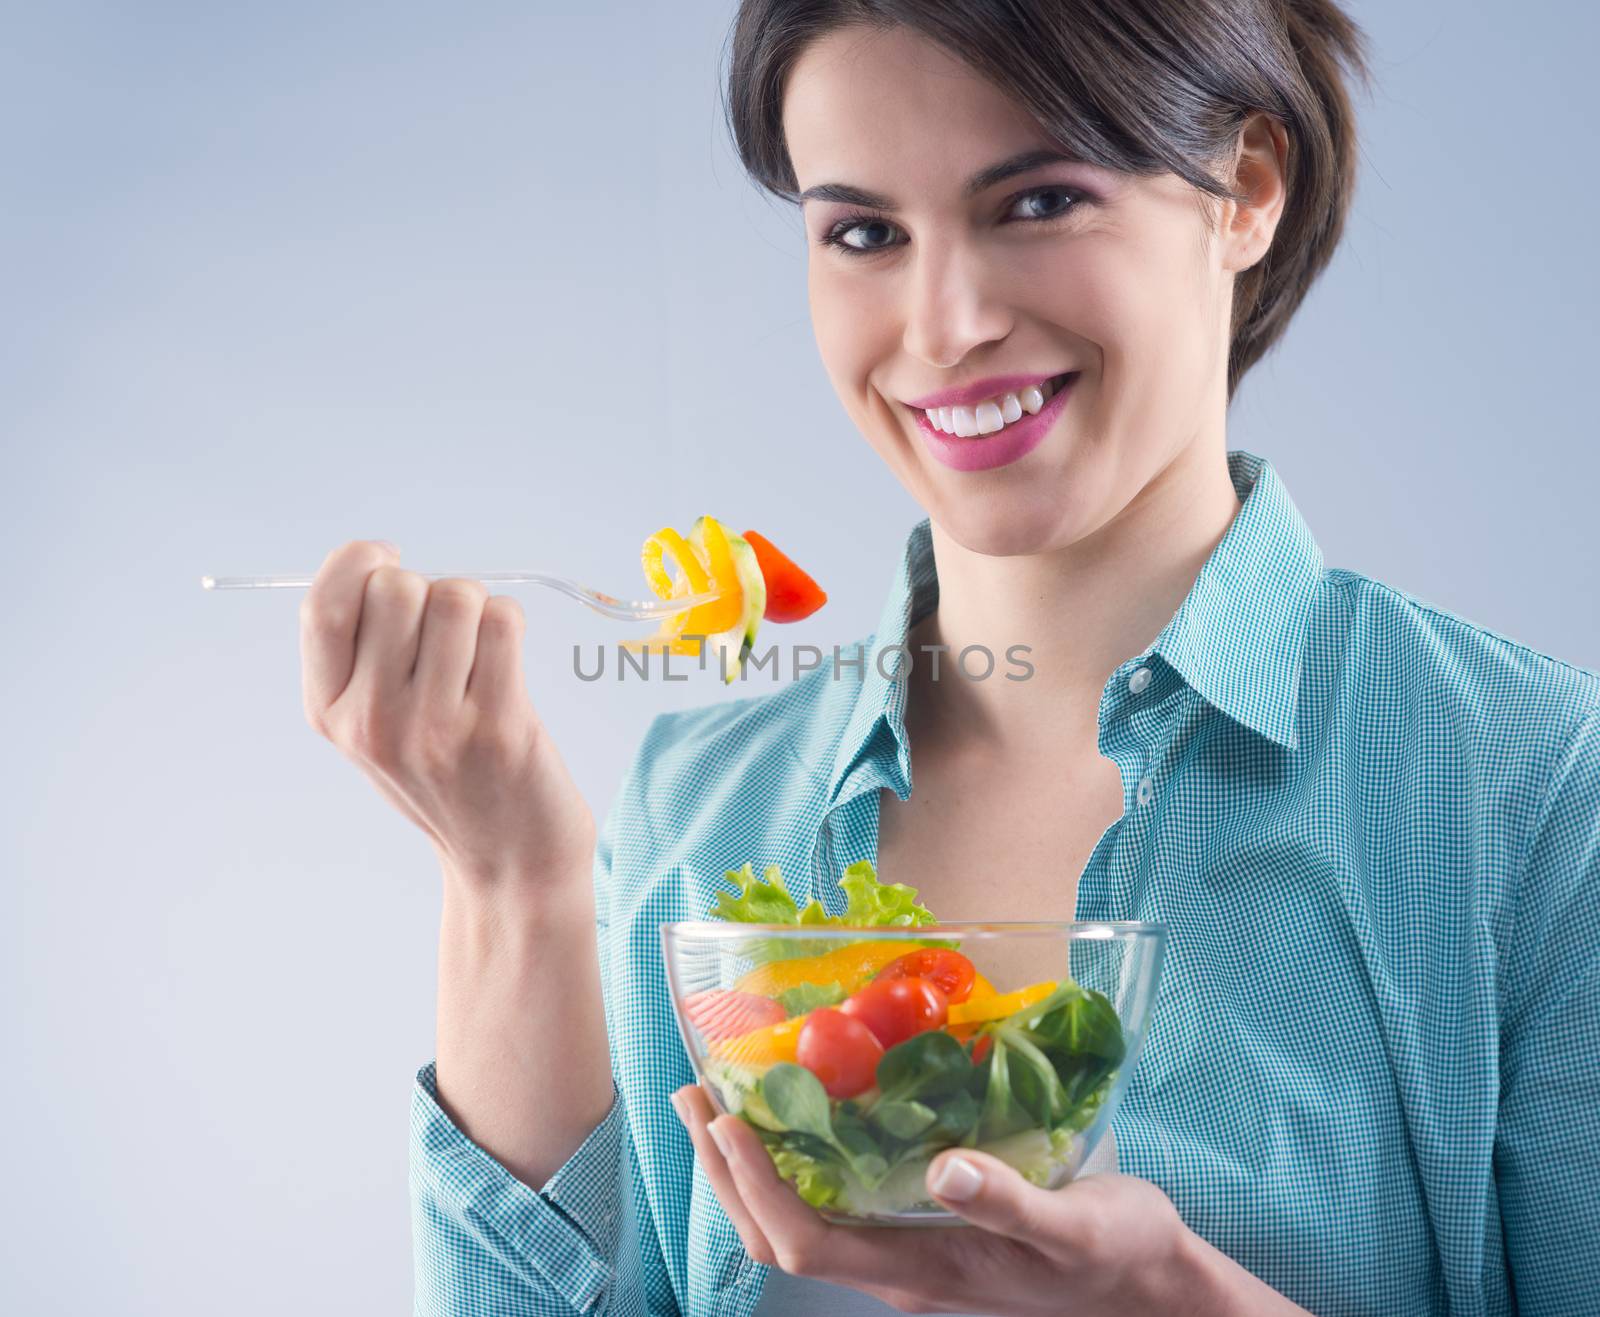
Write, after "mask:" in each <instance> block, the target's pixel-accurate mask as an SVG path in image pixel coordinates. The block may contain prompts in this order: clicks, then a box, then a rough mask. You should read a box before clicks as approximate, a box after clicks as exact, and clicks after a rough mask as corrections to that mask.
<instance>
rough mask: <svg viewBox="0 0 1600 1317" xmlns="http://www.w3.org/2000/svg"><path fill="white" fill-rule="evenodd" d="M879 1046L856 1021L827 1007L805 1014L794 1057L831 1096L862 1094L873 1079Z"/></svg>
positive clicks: (881, 1050) (845, 1096) (864, 1027)
mask: <svg viewBox="0 0 1600 1317" xmlns="http://www.w3.org/2000/svg"><path fill="white" fill-rule="evenodd" d="M882 1059H883V1045H882V1044H881V1043H879V1042H878V1040H877V1039H876V1038H874V1037H873V1036H872V1031H871V1030H870V1029H868V1028H867V1026H866V1025H864V1024H862V1023H861V1021H860V1020H854V1019H851V1018H850V1016H848V1015H846V1014H844V1012H842V1011H837V1010H835V1009H834V1008H833V1007H831V1006H819V1007H818V1008H817V1009H816V1010H814V1011H812V1012H811V1013H810V1014H809V1015H807V1016H806V1022H805V1026H804V1028H802V1029H801V1030H800V1040H799V1043H798V1044H797V1046H796V1049H795V1060H797V1061H798V1062H799V1063H800V1064H801V1065H803V1066H804V1067H805V1068H806V1069H807V1070H809V1071H810V1072H811V1073H812V1074H814V1075H815V1076H816V1077H817V1078H818V1079H820V1080H821V1081H822V1087H823V1088H825V1089H826V1090H827V1091H828V1096H829V1097H832V1098H850V1097H855V1096H856V1095H857V1094H858V1093H865V1092H866V1091H867V1090H868V1089H869V1088H871V1087H872V1085H873V1084H874V1083H875V1082H876V1079H877V1074H878V1062H879V1061H881V1060H882Z"/></svg>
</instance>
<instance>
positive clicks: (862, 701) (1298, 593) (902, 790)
mask: <svg viewBox="0 0 1600 1317" xmlns="http://www.w3.org/2000/svg"><path fill="white" fill-rule="evenodd" d="M1228 474H1229V476H1230V477H1231V479H1232V481H1233V487H1234V490H1235V492H1236V493H1237V494H1238V496H1239V497H1240V499H1242V500H1243V506H1242V507H1241V508H1240V509H1239V512H1238V515H1237V516H1235V517H1234V519H1233V523H1232V524H1231V525H1230V526H1229V527H1228V530H1227V532H1226V533H1225V534H1224V535H1223V537H1222V539H1221V540H1220V541H1219V542H1218V544H1217V546H1216V548H1215V549H1213V550H1212V552H1211V556H1210V557H1209V558H1208V559H1207V560H1206V564H1205V566H1204V567H1202V568H1201V569H1200V574H1199V576H1198V577H1197V578H1196V580H1195V583H1194V586H1193V587H1192V588H1191V589H1190V591H1189V594H1188V596H1187V597H1186V598H1185V599H1184V601H1183V603H1182V604H1181V605H1179V607H1178V611H1177V612H1176V613H1174V614H1173V615H1172V619H1171V621H1169V622H1168V623H1167V625H1166V626H1165V627H1163V628H1162V630H1161V633H1160V634H1159V635H1158V636H1157V637H1156V639H1155V641H1154V642H1152V644H1151V645H1150V646H1149V647H1148V648H1147V649H1146V650H1145V651H1144V654H1145V655H1151V654H1159V655H1160V656H1161V657H1162V658H1163V659H1165V660H1166V661H1167V662H1168V663H1169V664H1171V665H1172V667H1173V668H1174V669H1175V670H1176V671H1177V672H1178V674H1179V675H1180V676H1181V677H1182V678H1183V679H1184V681H1186V682H1187V683H1188V684H1189V685H1190V686H1191V687H1193V688H1194V690H1195V691H1196V692H1198V693H1199V694H1200V695H1201V696H1202V697H1203V698H1204V699H1205V700H1206V701H1207V702H1208V703H1210V704H1211V705H1213V706H1215V707H1216V708H1217V709H1219V710H1221V712H1223V713H1224V714H1226V715H1227V716H1228V717H1229V718H1232V719H1233V720H1234V721H1235V722H1237V723H1239V724H1241V725H1242V726H1245V727H1248V728H1250V729H1251V730H1252V731H1255V732H1257V733H1259V734H1260V735H1262V736H1264V737H1266V738H1267V739H1268V740H1270V741H1272V742H1274V743H1275V744H1277V745H1280V746H1282V747H1284V748H1285V749H1288V750H1293V749H1295V748H1296V746H1297V745H1298V744H1299V736H1298V732H1297V729H1296V711H1297V709H1298V708H1299V703H1300V700H1299V695H1300V674H1301V666H1302V663H1301V659H1302V650H1303V647H1304V643H1305V634H1306V625H1307V622H1308V620H1309V618H1310V613H1311V607H1312V603H1313V601H1314V599H1315V596H1316V591H1317V587H1318V585H1319V583H1320V582H1321V579H1322V566H1323V560H1322V551H1321V549H1320V548H1319V547H1318V546H1317V542H1316V540H1315V538H1314V537H1313V536H1312V534H1311V530H1310V528H1309V527H1308V526H1307V525H1306V523H1305V520H1304V519H1303V518H1302V517H1301V515H1300V511H1299V509H1298V508H1296V507H1295V505H1294V501H1293V500H1292V499H1291V498H1290V497H1289V491H1288V490H1287V489H1285V488H1284V486H1283V482H1282V481H1281V480H1280V479H1279V478H1278V474H1277V472H1276V471H1274V470H1273V467H1272V464H1271V463H1270V462H1268V461H1267V460H1266V459H1265V458H1263V457H1257V456H1256V455H1255V454H1253V453H1247V452H1245V451H1243V450H1235V451H1231V452H1229V453H1228ZM938 602H939V577H938V574H937V573H936V571H935V570H934V561H933V534H932V527H931V524H930V522H929V519H928V518H926V517H924V518H923V519H922V520H921V521H919V522H918V523H917V524H916V525H915V526H913V527H912V528H911V531H910V533H909V534H908V535H907V536H906V540H905V547H904V550H903V551H902V553H901V556H900V562H899V565H898V566H897V568H896V570H895V575H894V581H893V584H892V586H891V587H890V590H889V597H888V600H887V602H886V603H885V604H884V606H883V613H882V614H881V616H880V617H879V620H878V627H877V630H876V631H875V632H873V634H872V636H871V638H870V639H869V642H868V643H867V645H866V647H865V663H864V673H863V676H862V680H861V685H860V689H859V691H858V693H857V695H856V698H855V700H854V702H853V705H852V707H851V711H850V715H849V718H848V720H847V722H846V725H845V730H844V733H843V735H842V736H841V737H840V740H839V745H838V747H837V749H836V751H835V753H834V762H833V770H832V773H831V775H830V778H829V782H828V788H829V797H830V799H832V798H836V797H837V795H838V793H839V791H840V789H841V787H842V786H843V784H844V780H845V778H846V775H847V774H848V773H849V772H850V770H851V769H852V768H853V767H854V766H855V764H856V763H857V762H858V761H860V760H861V758H862V757H863V755H866V754H868V752H869V751H870V750H871V749H872V748H873V741H874V738H875V737H887V739H886V740H885V742H884V744H883V749H884V751H885V752H888V751H890V750H891V749H892V752H893V753H892V763H885V764H883V768H884V770H885V772H886V774H887V778H888V785H891V786H893V787H894V788H895V791H896V793H897V794H898V795H900V797H901V798H902V799H904V798H905V797H906V796H908V795H909V794H910V791H911V785H910V784H911V747H910V744H909V742H908V740H907V737H906V725H905V711H906V684H905V682H904V681H903V680H901V679H900V677H901V674H902V673H903V672H904V671H905V663H906V657H907V656H906V652H905V650H904V648H903V647H904V646H905V645H906V641H907V635H908V633H909V632H910V630H911V628H912V627H914V626H915V625H916V624H917V623H918V622H920V621H921V620H922V619H923V618H924V617H926V616H927V615H928V613H930V612H932V611H933V609H934V608H935V607H936V606H937V604H938ZM897 650H898V651H899V652H898V653H897V652H896V651H897Z"/></svg>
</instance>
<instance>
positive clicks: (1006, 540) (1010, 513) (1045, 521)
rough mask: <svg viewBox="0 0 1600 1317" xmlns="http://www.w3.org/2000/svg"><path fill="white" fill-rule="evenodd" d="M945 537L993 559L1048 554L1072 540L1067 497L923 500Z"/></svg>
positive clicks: (1036, 496) (930, 515)
mask: <svg viewBox="0 0 1600 1317" xmlns="http://www.w3.org/2000/svg"><path fill="white" fill-rule="evenodd" d="M924 506H925V507H927V509H928V516H929V517H930V518H931V519H932V520H933V522H934V524H935V525H937V526H938V527H939V529H940V530H942V531H943V532H944V533H945V534H946V535H948V536H949V537H950V538H951V539H952V540H954V541H955V542H956V543H957V544H959V545H960V546H961V547H962V548H963V549H966V550H968V551H969V552H971V553H981V554H984V555H986V556H988V557H991V558H1012V557H1016V556H1017V555H1019V554H1031V553H1045V552H1048V551H1049V550H1051V549H1055V548H1059V547H1060V546H1061V544H1062V543H1064V542H1066V541H1068V540H1070V539H1071V538H1072V535H1071V531H1070V527H1068V526H1066V525H1064V524H1063V523H1064V521H1065V520H1066V513H1067V508H1066V500H1065V498H1062V499H1059V500H1055V499H1050V498H1041V497H1039V496H1038V495H1037V494H1034V495H1032V496H1030V497H1026V498H990V499H981V498H970V499H965V500H963V499H959V498H956V499H934V500H931V501H930V502H928V503H926V504H924Z"/></svg>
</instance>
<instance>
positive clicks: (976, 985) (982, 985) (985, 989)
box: [962, 970, 995, 1005]
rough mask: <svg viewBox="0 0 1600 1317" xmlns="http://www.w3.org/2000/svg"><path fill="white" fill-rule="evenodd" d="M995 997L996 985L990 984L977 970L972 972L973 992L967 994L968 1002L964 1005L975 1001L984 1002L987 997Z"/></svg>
mask: <svg viewBox="0 0 1600 1317" xmlns="http://www.w3.org/2000/svg"><path fill="white" fill-rule="evenodd" d="M994 995H995V989H994V984H992V983H990V982H989V980H988V979H986V978H984V977H983V975H982V974H980V973H978V971H977V970H974V971H973V972H972V991H971V992H969V993H968V994H967V1000H966V1002H964V1003H962V1005H966V1004H968V1003H971V1002H975V1001H982V1000H983V999H984V998H985V997H993V996H994Z"/></svg>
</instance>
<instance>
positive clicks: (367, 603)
mask: <svg viewBox="0 0 1600 1317" xmlns="http://www.w3.org/2000/svg"><path fill="white" fill-rule="evenodd" d="M427 601H428V583H427V581H426V580H424V579H423V578H422V577H421V576H418V575H417V573H416V572H408V571H404V570H402V569H401V568H399V567H396V566H394V565H393V564H392V563H389V564H385V565H384V566H382V567H379V568H377V569H376V570H375V571H374V572H373V573H372V575H370V576H369V577H367V590H366V594H365V596H364V597H363V599H362V603H361V621H360V624H359V625H358V626H357V627H356V667H355V671H354V672H353V673H352V674H351V677H350V682H351V684H352V685H369V686H370V687H371V688H372V689H373V690H377V691H382V692H394V691H399V690H401V689H403V688H404V687H405V686H406V685H407V684H408V683H409V682H410V680H411V670H412V669H413V668H414V667H415V666H416V663H417V638H418V634H419V632H420V630H421V626H422V607H423V605H424V604H425V603H427Z"/></svg>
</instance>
